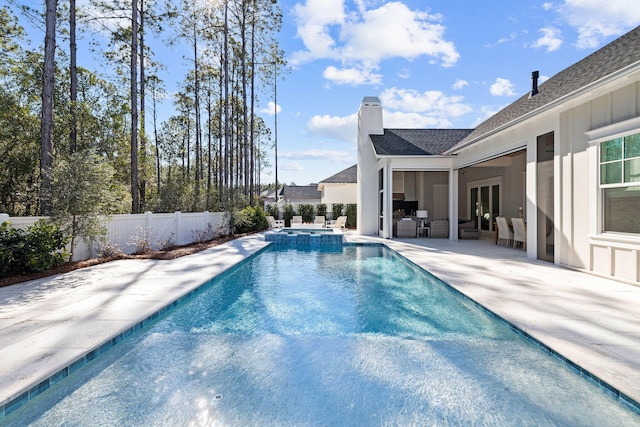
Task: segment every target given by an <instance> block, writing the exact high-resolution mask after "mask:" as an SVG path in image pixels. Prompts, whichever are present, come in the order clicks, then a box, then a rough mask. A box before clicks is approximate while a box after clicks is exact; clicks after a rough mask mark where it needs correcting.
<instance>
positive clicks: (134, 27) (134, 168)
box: [131, 0, 140, 213]
mask: <svg viewBox="0 0 640 427" xmlns="http://www.w3.org/2000/svg"><path fill="white" fill-rule="evenodd" d="M137 71H138V1H137V0H132V2H131V213H138V212H139V211H140V197H139V192H138V73H137Z"/></svg>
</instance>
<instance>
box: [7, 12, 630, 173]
mask: <svg viewBox="0 0 640 427" xmlns="http://www.w3.org/2000/svg"><path fill="white" fill-rule="evenodd" d="M203 1H217V0H203ZM18 2H19V3H25V4H31V1H30V0H18ZM39 3H40V2H39ZM0 4H9V0H0ZM279 4H280V7H281V9H282V12H283V16H284V20H283V28H282V31H281V33H280V35H279V40H280V45H281V48H282V49H283V50H284V52H285V55H286V58H287V61H288V63H289V65H290V73H288V74H287V75H286V76H285V77H284V80H282V81H279V82H278V94H277V104H278V105H277V111H278V117H277V118H278V180H279V182H285V183H287V184H289V183H292V182H295V183H296V184H298V185H307V184H309V183H317V182H319V181H321V180H323V179H325V178H328V177H330V176H331V175H333V174H335V173H337V172H339V171H341V170H343V169H345V168H347V167H349V166H351V165H353V164H355V163H356V132H357V112H358V109H359V107H360V103H361V101H362V99H363V97H365V96H378V97H379V98H380V99H381V101H382V106H383V120H384V126H385V127H388V128H472V127H474V126H476V125H477V124H478V123H480V122H481V121H483V120H484V119H486V118H488V117H489V116H490V115H492V114H493V113H495V112H497V111H499V110H500V109H501V108H503V107H505V106H506V105H508V104H509V103H511V102H513V101H514V100H515V99H517V98H518V97H519V96H521V95H523V94H524V93H526V92H527V91H529V90H530V88H531V72H532V71H535V70H538V71H539V72H540V76H541V81H544V80H545V79H546V78H548V77H550V76H552V75H554V74H556V73H557V72H559V71H561V70H563V69H564V68H566V67H568V66H570V65H572V64H573V63H575V62H577V61H579V60H580V59H582V58H584V57H585V56H587V55H589V54H590V53H592V52H593V51H595V50H597V49H598V48H599V47H602V46H603V45H604V44H606V43H608V42H610V41H611V40H613V39H615V38H617V37H618V36H620V35H622V34H624V33H626V32H627V31H629V30H631V29H632V28H634V27H636V26H637V25H640V7H638V0H606V1H604V0H558V1H553V2H545V1H534V0H489V1H484V2H480V1H477V0H399V1H388V0H279ZM78 5H79V6H81V7H83V8H85V10H86V8H87V5H88V0H78ZM40 7H42V6H40ZM42 8H43V7H42ZM22 23H23V25H25V26H26V27H27V31H28V34H29V39H30V40H31V42H32V43H34V44H42V40H43V34H42V31H41V29H34V28H33V27H31V26H30V25H29V23H28V22H26V21H25V20H22ZM94 31H96V32H100V31H101V30H100V29H98V28H94ZM96 38H98V39H99V34H95V33H94V34H93V35H91V36H90V37H87V36H86V35H85V36H84V37H83V38H82V39H81V40H79V52H78V57H79V59H78V62H79V65H81V66H85V67H87V68H89V69H93V70H96V69H99V68H100V67H101V65H94V64H93V62H94V61H98V64H103V63H104V61H103V60H102V58H96V57H95V54H91V53H90V52H89V49H88V46H87V44H88V43H89V41H91V40H95V39H96ZM104 40H106V38H105V39H104ZM147 42H149V39H148V40H147ZM158 46H159V47H156V48H155V49H156V50H155V52H156V59H157V60H158V61H160V62H161V63H163V64H165V65H167V68H166V69H165V70H164V71H163V73H164V74H163V75H162V76H161V77H162V78H163V79H164V80H165V84H166V90H167V91H168V93H169V94H171V93H175V91H176V90H177V89H176V87H175V82H178V81H181V80H182V79H183V77H184V75H185V73H186V72H187V71H188V69H189V67H190V66H191V62H190V60H189V59H185V58H184V57H183V54H184V52H185V49H183V48H181V47H180V46H172V47H168V48H167V47H164V46H163V45H162V43H158ZM172 86H173V87H172ZM272 101H273V98H272V94H265V95H263V96H262V98H261V105H260V106H259V109H260V110H261V113H260V115H261V116H262V117H263V118H264V120H265V122H266V123H267V124H268V125H269V126H271V127H272V128H273V125H274V115H273V111H274V108H273V102H272ZM269 104H271V105H269ZM161 108H162V111H159V116H160V118H161V119H166V118H168V117H169V116H171V115H173V114H174V111H173V108H174V107H173V105H172V102H171V97H170V96H169V97H168V99H167V100H166V101H165V102H164V105H163V106H162V107H161ZM269 159H270V163H271V167H270V168H269V169H267V170H265V171H264V173H263V176H262V182H263V183H268V182H274V179H275V176H274V173H273V172H274V171H273V166H274V163H275V162H274V153H273V151H271V152H270V153H269Z"/></svg>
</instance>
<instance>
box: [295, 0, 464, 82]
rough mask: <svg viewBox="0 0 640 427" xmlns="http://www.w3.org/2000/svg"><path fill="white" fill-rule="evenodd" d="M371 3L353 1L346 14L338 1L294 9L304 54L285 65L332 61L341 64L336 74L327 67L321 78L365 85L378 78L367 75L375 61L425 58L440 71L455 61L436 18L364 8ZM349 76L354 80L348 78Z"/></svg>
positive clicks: (399, 7) (397, 7)
mask: <svg viewBox="0 0 640 427" xmlns="http://www.w3.org/2000/svg"><path fill="white" fill-rule="evenodd" d="M371 3H372V2H368V1H366V0H359V1H358V2H357V10H355V11H353V12H351V13H349V14H347V13H346V12H345V5H344V1H343V0H307V1H306V3H304V4H301V3H299V4H297V5H296V6H295V7H294V15H295V18H296V21H297V26H298V33H297V34H298V37H300V38H301V39H302V41H303V43H304V45H305V50H302V51H297V52H294V53H293V55H292V58H291V59H290V63H291V64H292V65H293V66H297V65H300V64H302V63H305V62H309V61H313V60H316V59H333V60H336V61H339V62H341V63H342V64H343V69H342V70H339V69H338V68H336V67H333V68H331V69H327V70H326V71H325V75H328V76H329V77H334V80H333V81H335V82H344V81H349V82H351V83H350V84H364V83H367V84H371V82H372V81H373V82H374V83H375V82H376V81H377V80H376V79H380V78H381V77H379V76H378V75H375V74H373V73H371V70H376V69H378V65H379V64H380V62H382V61H384V60H387V59H391V58H406V59H409V60H412V59H415V58H418V57H421V56H428V57H431V58H433V59H434V60H438V61H439V62H440V63H441V64H442V66H444V67H448V66H452V65H454V64H455V63H456V62H457V61H458V59H459V57H460V55H459V54H458V52H457V51H456V48H455V45H454V44H453V43H452V42H449V41H447V40H445V38H444V32H445V27H444V26H443V25H441V24H440V21H441V19H442V17H441V16H440V15H437V14H429V13H428V12H424V11H418V10H411V9H409V8H408V7H407V6H406V5H405V4H403V3H401V2H398V1H392V2H387V3H385V4H383V5H382V6H380V7H378V8H375V9H374V8H369V7H372V6H370V4H371ZM381 34H384V37H381V36H380V35H381ZM338 71H340V72H338ZM349 73H351V74H355V75H356V76H351V77H350V76H349V75H347V74H349ZM367 73H370V74H369V75H367ZM359 75H364V76H366V77H368V78H361V77H360V76H359ZM359 82H362V83H359Z"/></svg>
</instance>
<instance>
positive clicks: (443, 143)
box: [369, 129, 473, 156]
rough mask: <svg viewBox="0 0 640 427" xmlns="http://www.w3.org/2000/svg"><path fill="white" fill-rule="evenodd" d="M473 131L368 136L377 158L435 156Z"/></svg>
mask: <svg viewBox="0 0 640 427" xmlns="http://www.w3.org/2000/svg"><path fill="white" fill-rule="evenodd" d="M472 131H473V129H385V130H384V134H383V135H369V137H370V138H371V141H372V142H373V148H374V150H375V152H376V154H377V155H379V156H437V155H441V154H443V153H444V152H445V151H447V150H448V149H450V148H451V147H453V146H454V145H456V144H457V143H458V142H460V141H461V140H462V139H463V138H465V137H466V136H467V135H469V134H470V133H471V132H472Z"/></svg>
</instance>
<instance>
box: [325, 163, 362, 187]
mask: <svg viewBox="0 0 640 427" xmlns="http://www.w3.org/2000/svg"><path fill="white" fill-rule="evenodd" d="M357 182H358V165H353V166H351V167H348V168H347V169H345V170H343V171H341V172H338V173H337V174H335V175H333V176H330V177H329V178H327V179H323V180H322V181H320V184H355V183H357Z"/></svg>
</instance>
